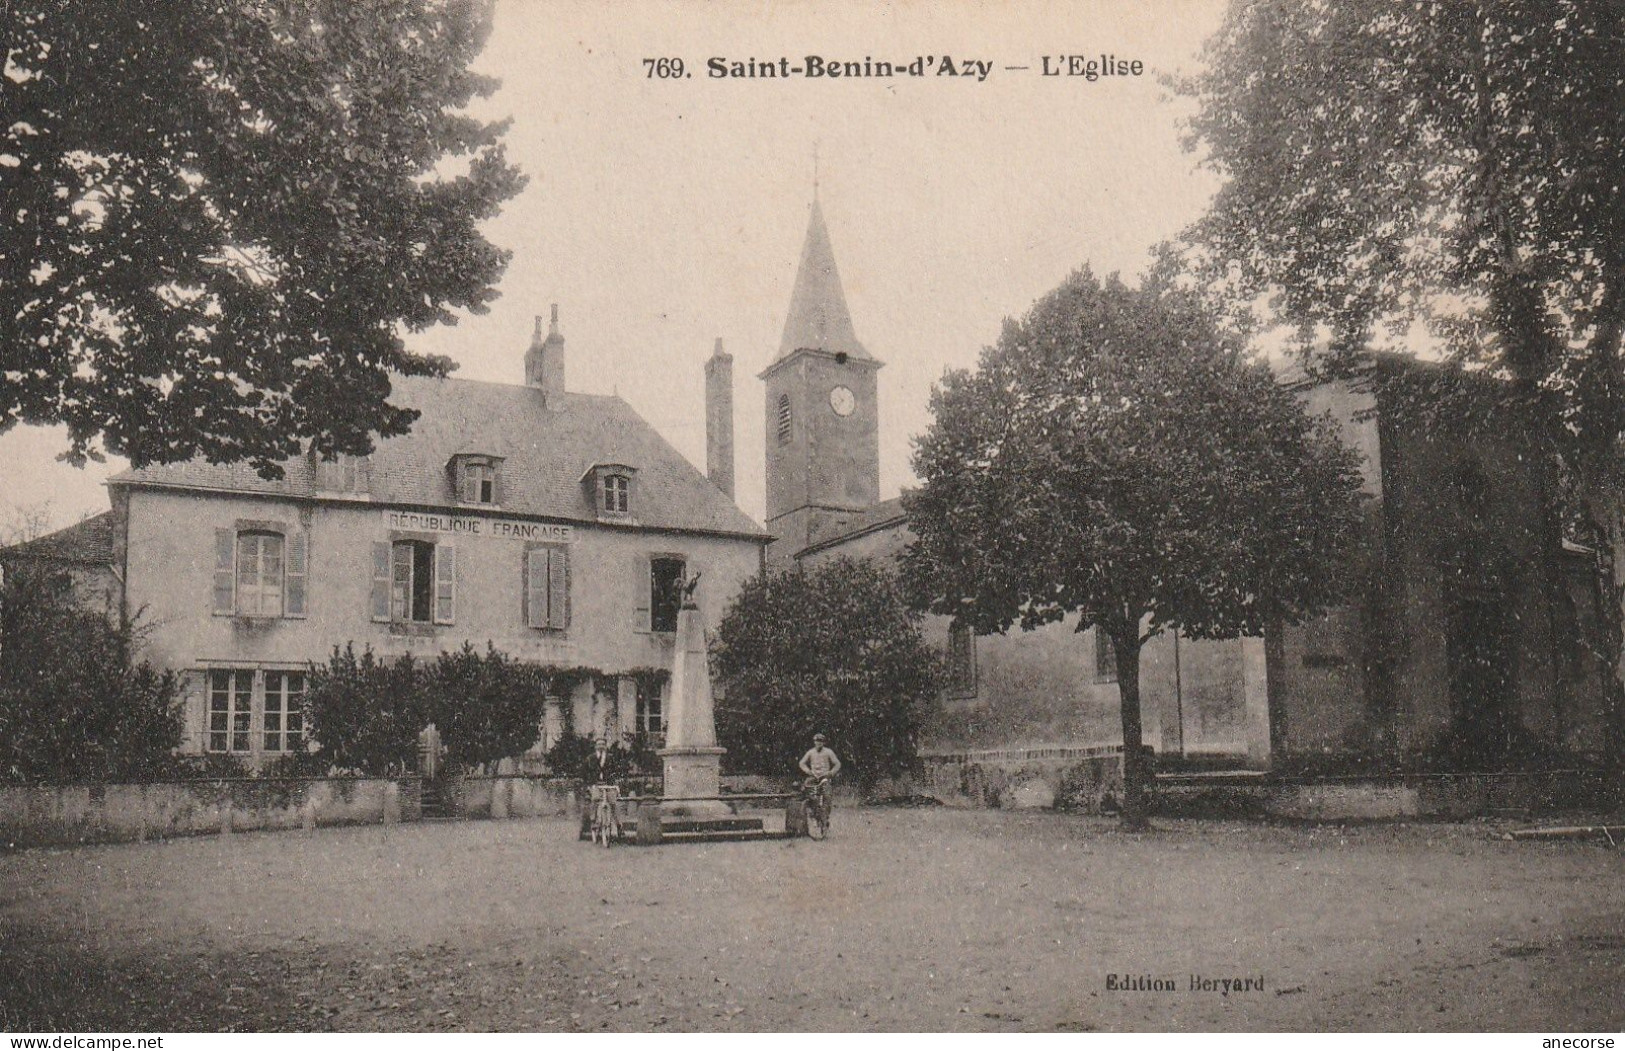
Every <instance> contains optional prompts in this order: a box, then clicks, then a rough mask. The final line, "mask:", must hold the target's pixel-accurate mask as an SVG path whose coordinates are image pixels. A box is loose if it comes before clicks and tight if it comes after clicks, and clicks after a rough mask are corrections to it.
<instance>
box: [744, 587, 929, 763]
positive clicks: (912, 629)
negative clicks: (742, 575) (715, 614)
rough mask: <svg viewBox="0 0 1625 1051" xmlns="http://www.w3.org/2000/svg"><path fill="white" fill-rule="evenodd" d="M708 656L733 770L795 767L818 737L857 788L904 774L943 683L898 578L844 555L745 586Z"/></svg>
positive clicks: (911, 761)
mask: <svg viewBox="0 0 1625 1051" xmlns="http://www.w3.org/2000/svg"><path fill="white" fill-rule="evenodd" d="M712 655H713V662H714V666H715V669H716V673H717V676H718V679H719V680H720V681H721V683H722V684H723V687H724V690H725V694H724V696H723V697H721V698H720V699H719V702H718V707H717V734H718V738H719V740H720V742H721V744H722V745H723V747H725V748H727V749H728V754H727V756H726V758H727V760H728V762H729V764H730V766H732V767H733V768H735V769H740V770H750V771H755V772H764V773H765V772H772V773H788V772H791V771H794V770H795V768H796V762H797V761H798V760H799V759H800V758H801V755H802V753H803V752H805V751H806V750H807V749H808V748H809V747H810V746H811V744H812V735H813V734H814V733H817V732H819V731H823V732H824V733H827V734H828V735H829V739H830V746H831V747H832V748H834V749H835V751H836V752H837V753H839V754H840V756H841V760H842V762H843V763H844V764H845V769H846V770H847V771H848V772H850V774H851V775H852V776H855V777H856V778H857V779H858V780H859V782H861V783H863V784H873V783H874V782H875V781H876V780H878V779H879V778H881V777H884V776H888V775H896V774H899V773H902V772H904V771H906V770H907V769H909V767H910V766H912V765H913V763H914V761H915V758H916V750H917V747H918V735H919V726H920V721H921V717H922V715H923V714H924V713H925V711H926V709H927V707H928V706H929V705H930V704H931V703H932V702H933V701H934V700H935V698H936V696H937V692H938V690H939V688H940V686H941V681H942V675H941V669H940V661H941V658H940V655H939V654H938V653H937V652H936V651H935V650H934V649H932V648H931V647H930V646H929V645H927V644H926V642H925V640H924V638H923V637H922V636H921V634H920V624H919V617H918V616H917V615H916V614H914V613H912V612H910V611H909V609H908V606H907V605H906V604H905V602H904V600H903V595H902V592H901V590H900V588H899V586H898V582H897V579H896V577H895V575H894V574H893V573H891V572H890V571H889V570H887V569H885V568H882V567H880V566H876V565H874V564H873V563H870V562H866V561H865V562H856V561H852V560H850V559H844V558H843V559H838V560H836V561H834V562H831V563H829V564H827V565H825V566H821V567H818V568H816V569H812V570H808V571H806V572H800V571H790V572H786V573H780V574H778V575H775V576H770V577H765V578H756V579H753V580H751V581H749V582H748V583H747V584H746V585H745V587H744V588H743V589H742V590H741V591H740V593H739V596H738V597H737V598H736V599H735V600H734V602H733V605H732V606H730V607H729V609H728V612H727V614H726V615H725V616H724V617H723V618H722V622H721V623H720V624H719V625H718V626H717V634H716V644H715V645H714V646H713V650H712Z"/></svg>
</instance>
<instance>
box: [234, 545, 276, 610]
mask: <svg viewBox="0 0 1625 1051" xmlns="http://www.w3.org/2000/svg"><path fill="white" fill-rule="evenodd" d="M237 612H238V613H241V614H244V615H247V616H251V617H280V616H282V536H281V534H279V533H239V534H237Z"/></svg>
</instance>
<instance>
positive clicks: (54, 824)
mask: <svg viewBox="0 0 1625 1051" xmlns="http://www.w3.org/2000/svg"><path fill="white" fill-rule="evenodd" d="M418 816H419V809H418V782H417V779H416V778H360V777H357V778H349V777H345V778H258V777H253V778H229V779H222V780H216V781H204V780H198V781H159V782H154V783H151V784H114V785H6V786H0V843H4V844H5V845H6V846H8V847H33V846H48V845H63V844H77V843H112V842H128V841H132V840H135V841H140V840H146V839H162V838H166V837H169V836H191V835H202V834H206V833H217V834H218V833H231V832H248V831H253V830H256V829H269V828H314V827H316V826H318V825H353V824H379V823H391V822H396V821H415V820H417V818H418Z"/></svg>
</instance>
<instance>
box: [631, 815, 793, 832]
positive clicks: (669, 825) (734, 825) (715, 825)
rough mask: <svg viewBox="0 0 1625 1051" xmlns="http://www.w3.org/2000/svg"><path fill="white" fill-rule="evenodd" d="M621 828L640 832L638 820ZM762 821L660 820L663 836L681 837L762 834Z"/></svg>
mask: <svg viewBox="0 0 1625 1051" xmlns="http://www.w3.org/2000/svg"><path fill="white" fill-rule="evenodd" d="M621 827H622V828H624V829H625V830H626V833H627V835H631V834H633V833H635V832H636V831H637V830H638V823H637V821H636V820H632V821H623V822H621ZM761 830H762V819H761V818H759V817H663V818H661V819H660V834H661V835H663V836H671V835H681V834H683V833H685V832H760V831H761Z"/></svg>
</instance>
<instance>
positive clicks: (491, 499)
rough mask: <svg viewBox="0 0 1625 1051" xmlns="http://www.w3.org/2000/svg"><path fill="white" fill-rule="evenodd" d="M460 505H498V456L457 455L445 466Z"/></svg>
mask: <svg viewBox="0 0 1625 1051" xmlns="http://www.w3.org/2000/svg"><path fill="white" fill-rule="evenodd" d="M447 469H448V471H449V472H450V474H451V484H452V490H453V492H455V493H456V494H457V502H458V503H460V504H472V505H476V506H482V507H495V506H497V505H499V504H501V503H502V457H500V456H488V455H485V454H479V453H459V454H457V455H456V456H453V457H452V458H451V462H450V463H449V464H448V465H447Z"/></svg>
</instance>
